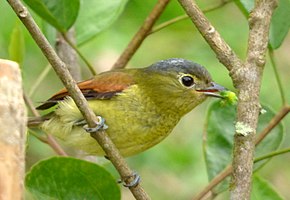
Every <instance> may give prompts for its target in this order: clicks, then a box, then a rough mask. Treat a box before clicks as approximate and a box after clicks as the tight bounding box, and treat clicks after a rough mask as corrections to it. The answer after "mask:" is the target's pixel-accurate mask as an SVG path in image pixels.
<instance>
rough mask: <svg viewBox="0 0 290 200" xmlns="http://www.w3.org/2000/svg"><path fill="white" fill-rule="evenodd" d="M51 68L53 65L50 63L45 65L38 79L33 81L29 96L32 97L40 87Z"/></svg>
mask: <svg viewBox="0 0 290 200" xmlns="http://www.w3.org/2000/svg"><path fill="white" fill-rule="evenodd" d="M50 70H51V66H50V65H49V64H48V65H46V66H45V68H44V70H42V72H41V73H40V75H39V76H37V78H36V80H35V81H34V82H33V85H32V86H31V88H30V90H29V93H28V96H29V97H31V96H32V95H33V94H34V92H35V91H36V89H37V88H38V87H39V85H40V83H42V81H43V79H44V78H45V77H46V76H47V75H48V72H49V71H50Z"/></svg>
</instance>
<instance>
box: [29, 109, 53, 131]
mask: <svg viewBox="0 0 290 200" xmlns="http://www.w3.org/2000/svg"><path fill="white" fill-rule="evenodd" d="M53 114H54V112H51V113H48V114H46V115H44V116H40V117H29V118H28V122H27V127H28V128H38V127H39V126H40V125H41V124H42V123H43V122H44V121H46V120H49V119H50V118H51V117H52V115H53Z"/></svg>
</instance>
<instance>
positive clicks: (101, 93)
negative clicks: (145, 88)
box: [37, 71, 134, 110]
mask: <svg viewBox="0 0 290 200" xmlns="http://www.w3.org/2000/svg"><path fill="white" fill-rule="evenodd" d="M133 84H134V80H133V77H132V76H131V75H130V74H128V73H124V72H116V71H115V72H113V71H109V72H105V73H102V74H99V75H97V76H95V77H93V78H92V79H89V80H86V81H83V82H80V83H78V87H79V88H80V90H81V91H82V93H83V94H84V96H85V97H86V99H88V100H90V99H110V98H112V97H113V96H115V95H116V94H118V93H120V92H122V91H123V90H124V89H126V88H128V87H129V86H130V85H133ZM67 96H69V94H68V92H67V90H66V89H62V90H61V91H59V92H58V93H56V94H55V95H54V96H52V97H51V98H50V99H48V100H47V101H46V102H44V103H43V104H42V105H40V106H38V107H37V109H38V110H45V109H48V108H50V107H52V106H54V105H56V104H57V102H58V101H61V100H63V99H64V98H65V97H67Z"/></svg>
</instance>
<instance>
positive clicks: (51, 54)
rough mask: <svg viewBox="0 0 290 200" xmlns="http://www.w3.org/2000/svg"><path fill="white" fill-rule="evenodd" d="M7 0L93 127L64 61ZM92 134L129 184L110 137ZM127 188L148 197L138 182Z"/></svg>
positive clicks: (23, 13) (126, 168)
mask: <svg viewBox="0 0 290 200" xmlns="http://www.w3.org/2000/svg"><path fill="white" fill-rule="evenodd" d="M7 1H8V3H9V4H10V6H11V7H12V8H13V10H14V11H15V13H16V14H17V16H18V17H19V19H20V20H21V21H22V23H23V24H24V25H25V26H26V28H27V30H28V31H29V32H30V34H31V36H32V37H33V39H34V40H35V42H36V43H37V45H38V46H39V48H40V49H41V50H42V52H43V54H44V55H45V56H46V58H47V59H48V61H49V63H50V64H51V66H52V67H53V68H54V70H55V71H56V73H57V75H58V76H59V77H60V79H61V80H62V82H63V84H64V86H65V87H66V88H67V90H68V92H69V94H70V96H71V97H72V98H73V100H74V101H75V103H76V105H77V106H78V108H79V110H80V111H81V113H82V115H83V116H84V119H85V120H86V121H87V123H88V125H89V127H91V128H93V127H95V126H96V123H98V120H97V118H96V116H95V114H94V112H93V111H92V110H91V109H90V108H89V106H88V102H87V101H86V99H85V97H84V96H83V94H82V93H81V91H80V89H79V88H78V86H77V85H76V83H75V81H74V80H73V78H72V77H71V75H70V73H69V71H68V69H67V67H66V65H65V63H63V62H62V61H61V60H60V58H59V57H58V56H57V54H56V52H55V51H54V50H53V48H52V47H51V45H50V44H49V43H48V41H47V39H46V38H45V37H44V35H43V34H42V33H41V31H40V29H39V27H38V26H37V24H36V23H35V21H34V20H33V18H32V17H31V15H30V13H29V12H28V10H27V9H26V8H25V7H24V6H23V4H22V3H21V2H20V1H19V0H7ZM93 136H94V138H95V139H96V140H97V142H98V143H99V144H100V146H101V147H102V148H103V150H104V151H105V153H106V155H107V156H108V157H109V159H110V161H111V162H112V164H113V165H114V166H115V168H116V169H117V170H118V172H119V174H120V176H121V178H122V179H123V180H125V181H126V183H127V184H129V183H130V182H131V180H132V179H133V177H134V172H133V171H132V170H131V169H130V168H129V166H128V165H127V163H126V162H125V160H124V158H123V157H122V156H121V155H120V153H119V152H118V150H117V149H116V147H115V146H114V144H113V142H112V141H111V139H110V138H109V137H108V136H107V135H106V134H105V132H104V131H101V132H98V133H97V134H94V135H93ZM128 177H132V178H128ZM129 189H130V190H131V192H132V194H133V195H134V197H135V198H136V199H150V198H149V196H148V195H147V194H146V193H145V191H144V190H143V188H142V187H141V185H140V184H138V185H137V186H136V187H130V188H129Z"/></svg>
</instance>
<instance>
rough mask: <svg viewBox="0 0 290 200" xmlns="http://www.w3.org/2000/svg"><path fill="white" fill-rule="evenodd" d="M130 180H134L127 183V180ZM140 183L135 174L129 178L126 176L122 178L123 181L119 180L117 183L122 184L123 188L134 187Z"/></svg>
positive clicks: (139, 178) (138, 177)
mask: <svg viewBox="0 0 290 200" xmlns="http://www.w3.org/2000/svg"><path fill="white" fill-rule="evenodd" d="M130 178H134V179H133V180H132V181H131V182H129V183H127V180H128V179H130ZM140 181H141V177H140V176H139V175H138V174H137V173H136V172H134V173H133V174H132V175H131V176H128V177H126V178H125V180H124V178H123V180H119V181H118V183H123V186H124V187H128V188H130V187H136V186H137V185H138V184H139V183H140Z"/></svg>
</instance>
